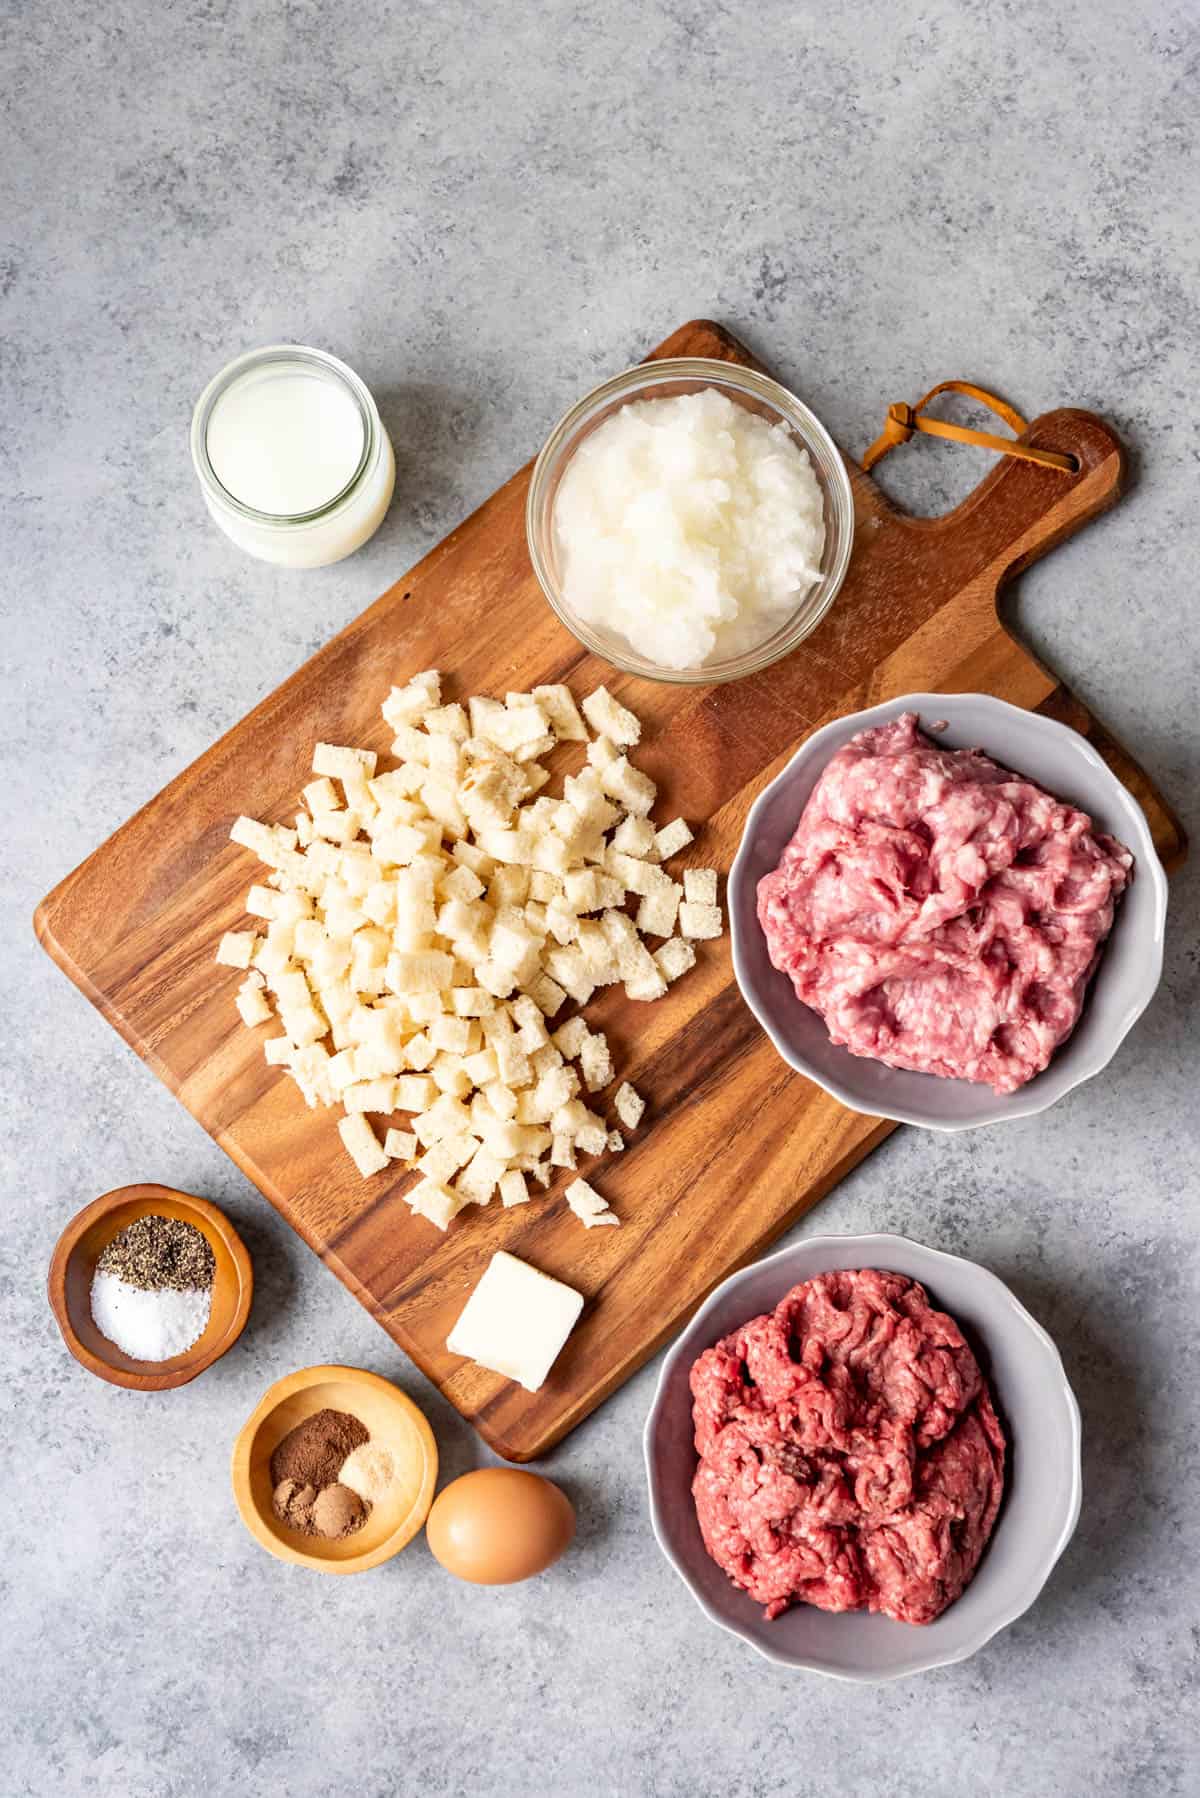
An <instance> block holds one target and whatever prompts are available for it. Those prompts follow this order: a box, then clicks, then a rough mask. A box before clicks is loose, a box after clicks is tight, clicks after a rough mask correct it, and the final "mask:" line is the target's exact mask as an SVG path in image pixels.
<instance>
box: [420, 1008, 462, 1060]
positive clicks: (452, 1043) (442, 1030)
mask: <svg viewBox="0 0 1200 1798" xmlns="http://www.w3.org/2000/svg"><path fill="white" fill-rule="evenodd" d="M429 1040H430V1042H431V1043H432V1044H433V1046H434V1048H435V1049H446V1050H448V1051H449V1053H450V1054H452V1055H465V1054H466V1053H467V1051H468V1049H469V1047H470V1043H471V1025H470V1021H469V1020H468V1019H467V1018H453V1017H448V1016H446V1015H445V1014H444V1013H443V1014H442V1016H441V1017H437V1018H434V1020H433V1022H432V1023H431V1024H430V1026H429Z"/></svg>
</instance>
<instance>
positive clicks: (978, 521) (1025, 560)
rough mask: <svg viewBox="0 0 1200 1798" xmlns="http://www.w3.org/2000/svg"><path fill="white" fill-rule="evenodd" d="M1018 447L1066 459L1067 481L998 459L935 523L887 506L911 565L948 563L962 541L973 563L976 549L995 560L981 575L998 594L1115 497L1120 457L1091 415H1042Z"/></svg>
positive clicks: (1056, 472)
mask: <svg viewBox="0 0 1200 1798" xmlns="http://www.w3.org/2000/svg"><path fill="white" fill-rule="evenodd" d="M1024 441H1026V442H1029V443H1034V444H1037V445H1038V446H1039V447H1045V448H1047V449H1054V450H1057V451H1059V452H1060V453H1063V454H1066V455H1070V456H1073V457H1074V458H1075V460H1076V462H1077V463H1078V467H1077V469H1075V470H1074V471H1073V472H1071V473H1067V472H1065V471H1063V470H1061V469H1057V468H1044V467H1041V466H1039V465H1038V464H1037V463H1035V462H1022V461H1017V460H1016V459H1014V458H1012V457H1007V456H1006V457H1003V458H1001V459H1000V460H998V461H997V463H996V466H995V467H994V468H992V469H990V470H989V471H988V473H987V474H986V475H985V476H984V478H983V480H982V481H980V483H979V485H978V486H977V487H976V488H974V489H973V490H972V491H971V492H970V493H969V494H968V495H967V497H966V498H965V499H964V500H963V501H962V502H961V504H960V505H957V506H955V507H954V509H953V510H952V511H950V512H944V513H943V514H942V515H941V516H940V517H938V518H914V517H912V516H911V515H910V514H908V513H905V512H902V511H901V510H900V509H899V508H898V507H895V506H892V505H891V503H890V502H888V504H889V509H890V510H891V511H892V512H893V513H894V514H895V516H896V518H897V520H898V521H900V522H902V524H903V526H904V529H905V531H906V533H907V534H908V536H909V538H910V545H911V551H912V554H913V557H914V559H915V560H917V561H922V560H928V559H936V560H939V561H940V560H942V559H944V558H946V557H947V556H950V557H952V556H953V555H954V552H955V548H956V546H957V544H958V543H959V542H963V543H966V542H968V541H969V542H970V544H971V546H972V554H973V556H974V558H975V560H976V563H978V555H979V550H980V547H981V546H983V545H994V548H995V557H996V559H995V561H994V562H991V563H989V564H988V565H987V575H988V577H989V578H990V579H991V580H992V582H993V584H994V587H995V589H996V590H997V591H998V590H999V588H1000V587H1001V586H1003V584H1004V582H1005V581H1007V580H1010V579H1011V578H1012V576H1013V575H1015V574H1019V573H1020V572H1021V570H1022V569H1024V568H1028V567H1029V566H1030V564H1031V563H1033V562H1036V561H1037V559H1038V558H1039V557H1040V556H1043V555H1045V554H1046V552H1047V550H1051V549H1053V548H1054V547H1055V545H1056V544H1058V543H1061V542H1062V541H1063V539H1064V538H1066V537H1069V536H1071V535H1072V533H1073V532H1075V531H1077V530H1079V528H1080V527H1081V526H1082V525H1084V524H1087V523H1088V521H1089V520H1090V519H1092V518H1095V517H1097V516H1098V514H1099V513H1101V512H1105V511H1107V510H1108V508H1109V507H1110V506H1111V505H1113V504H1115V502H1116V501H1117V499H1118V498H1119V497H1120V493H1121V486H1122V481H1123V478H1124V472H1125V452H1124V450H1123V449H1122V447H1121V442H1120V439H1119V438H1118V437H1117V435H1116V433H1115V432H1114V431H1113V430H1112V428H1111V426H1109V425H1108V424H1106V423H1105V421H1104V420H1103V419H1102V418H1099V417H1097V415H1096V414H1095V413H1094V412H1084V411H1081V410H1079V409H1077V408H1075V407H1062V408H1060V409H1059V410H1057V411H1054V412H1045V413H1043V414H1042V415H1041V417H1040V418H1035V419H1034V421H1033V423H1032V424H1031V425H1030V426H1029V429H1028V431H1027V432H1026V433H1025V437H1024ZM853 475H854V480H855V485H856V486H857V485H858V484H859V483H860V482H861V483H862V484H863V486H864V489H865V490H868V491H869V492H870V493H871V496H872V500H873V503H874V504H875V505H877V504H878V494H877V492H876V489H875V487H874V483H873V482H872V481H870V480H869V477H867V476H866V475H865V474H863V473H862V471H861V470H860V469H858V468H857V467H855V469H854V470H853Z"/></svg>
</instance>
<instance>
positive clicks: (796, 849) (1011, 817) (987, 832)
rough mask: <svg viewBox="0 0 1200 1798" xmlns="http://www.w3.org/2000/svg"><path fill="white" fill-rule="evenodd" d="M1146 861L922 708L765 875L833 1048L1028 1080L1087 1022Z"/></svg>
mask: <svg viewBox="0 0 1200 1798" xmlns="http://www.w3.org/2000/svg"><path fill="white" fill-rule="evenodd" d="M1132 866H1133V857H1132V855H1131V854H1130V853H1129V851H1128V850H1127V849H1125V848H1124V847H1123V846H1122V844H1120V843H1118V842H1117V841H1116V840H1115V838H1113V837H1109V836H1104V835H1102V834H1101V833H1099V832H1097V831H1096V830H1095V829H1094V828H1093V825H1092V820H1091V819H1090V818H1089V817H1088V816H1087V815H1086V814H1085V813H1084V812H1080V811H1077V810H1076V809H1075V808H1074V806H1071V805H1066V804H1064V803H1063V802H1062V801H1061V800H1058V799H1055V798H1053V797H1052V796H1051V795H1050V794H1049V793H1045V792H1043V791H1042V789H1041V788H1040V787H1038V786H1035V785H1034V783H1033V782H1032V781H1029V780H1024V779H1022V777H1021V776H1020V775H1018V774H1013V773H1011V772H1010V771H1009V770H1008V769H1007V768H1001V767H999V766H998V765H997V764H996V763H995V762H993V761H990V760H989V759H988V757H987V756H986V755H984V753H983V751H982V750H979V749H956V750H952V749H939V748H938V747H937V746H936V745H935V744H934V743H932V742H930V740H929V738H928V737H926V736H924V735H923V734H922V732H921V731H920V730H919V729H918V721H917V718H916V716H915V714H914V713H911V712H909V713H906V714H905V715H904V716H902V717H900V718H897V719H896V720H895V721H894V723H891V724H885V725H881V726H880V727H879V728H878V729H876V730H866V731H861V732H860V733H859V734H858V736H856V737H854V738H852V739H851V741H850V742H849V743H847V744H846V746H845V748H844V749H841V750H839V751H838V753H837V754H836V755H835V756H834V757H833V759H832V760H831V761H830V763H829V766H828V767H827V768H826V769H825V772H824V773H823V774H822V776H821V778H820V780H819V781H818V782H817V785H816V787H815V788H814V790H813V793H812V796H811V798H810V799H809V801H808V804H807V805H806V806H805V808H804V814H803V816H802V817H801V819H800V823H799V825H798V827H797V830H796V834H795V836H794V837H793V838H792V840H791V842H790V843H789V844H788V846H787V848H786V849H785V850H784V852H783V856H782V858H781V859H780V863H779V866H778V868H776V869H775V871H774V872H773V873H771V874H767V875H765V876H764V877H763V879H762V880H761V881H760V882H759V885H758V916H759V922H760V923H761V925H762V928H763V931H764V933H765V935H766V939H767V948H768V952H769V954H770V957H771V961H772V963H773V964H774V966H775V967H777V968H779V969H780V970H781V972H783V973H785V974H787V975H788V977H789V978H790V980H791V982H792V985H793V986H794V987H795V990H796V996H797V998H799V999H801V1000H803V1002H804V1004H805V1005H809V1006H811V1007H812V1009H813V1010H814V1011H816V1012H818V1013H819V1014H820V1016H821V1017H822V1018H823V1019H824V1021H825V1024H826V1027H827V1029H828V1031H829V1034H830V1036H831V1038H832V1039H833V1041H834V1042H835V1043H841V1044H842V1045H843V1046H844V1047H845V1048H847V1049H849V1050H850V1052H851V1053H852V1054H854V1055H865V1056H870V1057H873V1058H874V1059H875V1060H877V1061H883V1062H886V1063H887V1064H888V1066H889V1067H894V1068H910V1069H913V1070H914V1071H916V1072H917V1073H922V1074H940V1075H944V1076H953V1077H957V1078H959V1079H963V1080H974V1081H979V1082H982V1083H984V1084H987V1085H990V1086H992V1087H994V1088H995V1090H996V1091H997V1092H999V1093H1009V1092H1015V1091H1016V1089H1017V1088H1018V1087H1019V1086H1023V1085H1024V1084H1025V1082H1026V1081H1027V1080H1031V1079H1032V1078H1033V1076H1034V1075H1035V1074H1038V1073H1040V1072H1041V1070H1042V1069H1043V1068H1044V1067H1045V1066H1046V1064H1047V1063H1048V1062H1049V1060H1050V1058H1051V1056H1052V1055H1053V1054H1054V1052H1055V1050H1056V1049H1057V1048H1058V1047H1059V1045H1060V1044H1061V1043H1063V1042H1065V1040H1066V1038H1067V1037H1068V1036H1069V1035H1070V1034H1071V1032H1072V1030H1073V1029H1074V1028H1075V1025H1076V1022H1077V1021H1078V1018H1079V1013H1080V1011H1081V1009H1082V1007H1083V1000H1084V994H1085V992H1086V990H1087V983H1088V980H1089V979H1090V977H1091V975H1092V973H1093V971H1094V969H1095V967H1096V963H1097V961H1098V960H1099V958H1100V951H1101V949H1102V947H1103V945H1104V941H1105V938H1106V937H1107V936H1108V933H1109V931H1110V930H1111V928H1112V922H1113V912H1114V909H1115V907H1116V903H1117V900H1118V899H1119V898H1120V896H1121V893H1122V892H1123V891H1124V889H1125V887H1126V885H1127V884H1128V881H1129V879H1130V870H1131V868H1132Z"/></svg>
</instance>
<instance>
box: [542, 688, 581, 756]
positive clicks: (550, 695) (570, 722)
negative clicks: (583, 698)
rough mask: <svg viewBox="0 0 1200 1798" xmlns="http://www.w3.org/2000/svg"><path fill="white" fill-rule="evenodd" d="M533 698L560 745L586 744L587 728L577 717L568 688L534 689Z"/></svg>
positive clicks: (573, 701) (576, 710) (577, 712)
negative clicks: (547, 720)
mask: <svg viewBox="0 0 1200 1798" xmlns="http://www.w3.org/2000/svg"><path fill="white" fill-rule="evenodd" d="M533 697H534V699H536V701H537V703H538V704H539V705H540V706H541V708H542V711H543V713H544V714H545V716H546V717H547V718H548V719H549V721H550V728H551V729H552V730H553V732H554V734H555V736H556V737H557V738H558V739H559V741H560V742H562V743H586V742H587V726H586V725H585V724H584V722H583V719H582V718H581V717H580V716H579V708H578V707H577V706H576V704H575V700H574V697H573V695H572V693H571V689H570V687H564V686H561V685H557V686H546V687H535V688H534V689H533Z"/></svg>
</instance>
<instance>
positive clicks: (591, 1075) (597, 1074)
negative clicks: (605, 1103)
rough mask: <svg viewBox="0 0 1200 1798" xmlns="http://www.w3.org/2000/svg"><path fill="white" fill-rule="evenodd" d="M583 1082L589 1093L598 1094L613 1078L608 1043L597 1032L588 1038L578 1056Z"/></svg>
mask: <svg viewBox="0 0 1200 1798" xmlns="http://www.w3.org/2000/svg"><path fill="white" fill-rule="evenodd" d="M579 1065H580V1067H581V1068H582V1070H583V1082H584V1085H585V1086H586V1087H587V1089H588V1091H589V1092H590V1093H595V1092H599V1091H600V1089H601V1087H603V1086H607V1085H608V1083H609V1081H610V1080H611V1079H612V1077H613V1064H612V1055H611V1054H610V1052H609V1047H608V1042H607V1040H606V1039H605V1037H604V1036H603V1035H602V1034H601V1033H600V1032H599V1031H597V1032H595V1034H593V1035H591V1036H589V1037H588V1039H587V1041H586V1042H585V1043H584V1045H583V1048H582V1050H581V1052H580V1056H579Z"/></svg>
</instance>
